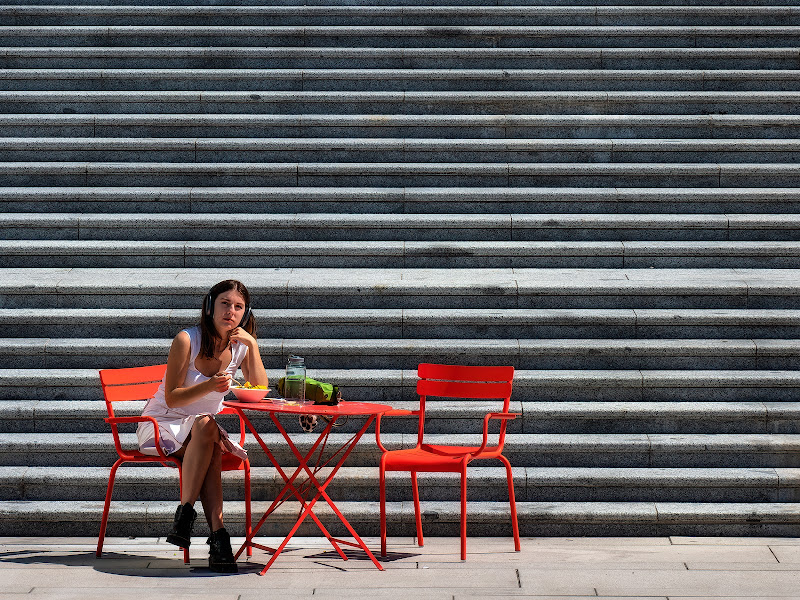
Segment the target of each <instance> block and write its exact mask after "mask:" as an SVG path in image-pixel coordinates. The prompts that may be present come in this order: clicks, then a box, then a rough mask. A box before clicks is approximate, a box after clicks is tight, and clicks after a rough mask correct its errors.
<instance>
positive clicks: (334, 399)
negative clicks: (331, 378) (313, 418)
mask: <svg viewBox="0 0 800 600" xmlns="http://www.w3.org/2000/svg"><path fill="white" fill-rule="evenodd" d="M285 381H286V378H285V377H281V378H280V379H279V380H278V393H279V394H280V395H281V396H283V395H284V392H283V390H284V384H285ZM341 399H342V392H341V391H339V386H338V385H333V384H332V383H324V382H322V381H317V380H316V379H311V378H310V377H306V400H313V401H314V404H325V405H327V406H336V405H337V404H339V400H341Z"/></svg>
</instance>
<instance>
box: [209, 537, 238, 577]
mask: <svg viewBox="0 0 800 600" xmlns="http://www.w3.org/2000/svg"><path fill="white" fill-rule="evenodd" d="M209 544H210V545H211V548H210V549H209V551H208V568H209V569H211V570H212V571H214V572H215V573H238V572H239V567H237V566H236V561H235V560H234V558H233V550H232V549H231V536H230V535H228V531H227V530H226V529H225V528H224V527H222V528H220V529H217V530H216V531H214V532H212V533H211V537H210V538H209Z"/></svg>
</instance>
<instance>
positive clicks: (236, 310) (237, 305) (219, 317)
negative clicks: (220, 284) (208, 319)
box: [214, 290, 245, 338]
mask: <svg viewBox="0 0 800 600" xmlns="http://www.w3.org/2000/svg"><path fill="white" fill-rule="evenodd" d="M244 309H245V302H244V297H243V296H242V295H241V294H240V293H239V292H237V291H236V290H228V291H227V292H222V293H221V294H220V295H219V296H217V299H216V300H215V301H214V326H215V327H216V328H217V332H219V334H220V335H221V336H222V337H223V338H225V337H226V336H227V335H228V333H230V331H231V330H233V329H236V328H237V327H238V326H239V323H240V322H241V321H242V317H243V316H244Z"/></svg>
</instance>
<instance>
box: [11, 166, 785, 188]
mask: <svg viewBox="0 0 800 600" xmlns="http://www.w3.org/2000/svg"><path fill="white" fill-rule="evenodd" d="M408 181H414V182H415V183H417V184H419V185H420V186H433V187H458V186H465V187H483V186H487V185H489V186H492V185H493V186H497V187H514V186H522V187H531V186H555V187H557V186H569V187H572V186H590V187H595V186H606V187H671V186H678V185H683V186H687V185H688V186H697V187H718V188H721V187H736V186H743V187H760V186H763V187H771V186H774V187H777V186H800V166H799V165H798V163H713V162H712V163H630V162H628V163H625V162H620V163H586V162H574V163H567V162H564V163H558V162H554V163H538V162H496V163H460V162H443V163H426V162H419V163H410V162H387V163H382V162H370V163H346V162H330V163H316V162H315V163H305V162H281V163H259V162H246V163H241V162H230V163H221V162H183V163H177V162H0V184H3V185H6V186H14V187H18V186H32V185H43V186H88V187H93V186H126V185H130V184H132V183H135V184H138V185H140V186H163V187H168V186H189V185H198V186H226V185H230V186H245V187H249V186H277V187H292V186H297V187H328V186H333V187H337V186H346V187H362V186H377V185H387V186H392V187H395V186H403V185H405V184H406V183H407V182H408Z"/></svg>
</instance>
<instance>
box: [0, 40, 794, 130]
mask: <svg viewBox="0 0 800 600" xmlns="http://www.w3.org/2000/svg"><path fill="white" fill-rule="evenodd" d="M35 50H36V49H28V50H26V49H24V48H15V51H17V52H25V51H29V52H34V51H35ZM75 50H76V52H77V51H78V49H77V48H76V49H75ZM80 50H81V51H85V52H89V51H92V48H83V47H82V48H80ZM94 50H95V51H98V52H99V51H100V49H97V48H95V49H94ZM239 50H240V51H243V50H242V49H241V48H240V49H239ZM315 50H316V51H317V52H323V51H324V48H316V49H315ZM379 50H380V49H374V51H379ZM412 50H413V49H409V48H406V49H404V51H405V52H411V51H412ZM440 50H442V51H444V49H440ZM468 50H469V49H467V48H455V49H453V50H452V52H467V51H468ZM487 50H488V49H487ZM501 50H505V51H509V52H510V51H512V50H514V49H496V51H497V52H500V51H501ZM523 50H524V49H522V50H519V51H520V52H521V51H523ZM541 50H542V51H545V50H546V49H541ZM727 50H729V49H720V50H719V51H720V52H725V51H727ZM730 50H731V51H735V50H736V49H735V48H731V49H730ZM50 51H52V52H55V50H53V49H50ZM103 51H104V52H107V53H113V52H114V49H111V48H105V49H103ZM139 51H140V52H146V50H145V49H140V50H139ZM170 51H172V52H174V51H177V50H176V49H175V48H170ZM220 51H222V50H220ZM263 51H264V50H262V49H259V48H253V49H252V52H263ZM273 51H275V52H277V51H278V49H273ZM338 51H339V52H345V51H347V49H339V50H338ZM385 51H386V52H391V51H393V49H391V48H387V49H385ZM420 51H421V50H420ZM493 51H495V50H493ZM530 51H531V52H533V51H535V50H530ZM559 51H561V49H559ZM564 51H565V52H569V51H570V50H569V49H564ZM572 51H574V52H577V51H578V50H572ZM584 51H586V50H584ZM625 51H626V50H625V49H620V50H619V52H625ZM657 51H659V49H653V50H652V52H657ZM661 51H663V52H677V51H678V50H675V49H669V48H667V49H663V50H661ZM686 51H692V52H700V50H699V49H694V48H690V49H687V50H686ZM704 51H705V52H714V51H715V50H714V49H705V50H704ZM770 51H773V50H771V49H764V50H763V52H770ZM775 51H776V52H784V50H775ZM329 52H333V50H330V51H329ZM601 52H605V53H608V52H612V50H609V49H603V50H601ZM109 60H111V59H110V58H108V59H104V61H109ZM367 110H370V111H372V112H373V113H377V114H381V115H392V114H417V115H459V114H467V115H469V114H489V115H492V114H494V115H496V114H503V113H506V114H548V115H558V114H582V115H597V114H608V115H648V114H649V115H659V114H683V115H701V114H716V115H725V114H728V115H735V114H740V115H768V114H773V115H797V114H800V92H791V91H789V92H775V91H748V92H736V91H684V92H670V91H660V92H646V91H630V92H619V91H598V92H588V91H557V90H556V91H552V92H541V91H530V92H499V91H491V90H487V91H483V92H480V93H476V92H460V91H448V92H415V91H402V92H389V91H368V92H363V91H362V92H320V91H293V92H284V91H276V90H270V91H259V92H258V93H252V92H247V91H243V92H236V91H218V92H213V91H202V92H187V91H153V90H148V91H86V90H81V91H69V90H65V91H46V90H39V91H35V92H34V91H24V90H23V91H4V90H0V113H88V114H98V115H99V114H107V113H121V114H130V113H133V114H145V113H151V114H152V113H167V114H173V113H175V114H212V113H219V114H229V113H233V114H262V113H267V114H305V115H311V114H319V113H322V114H325V113H326V112H329V113H331V114H340V115H344V114H356V115H358V114H365V113H366V112H367Z"/></svg>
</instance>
